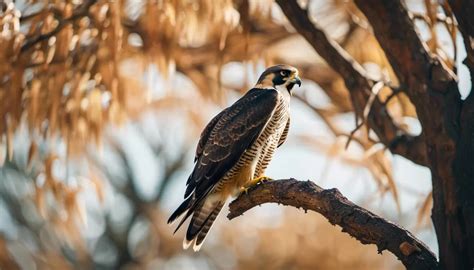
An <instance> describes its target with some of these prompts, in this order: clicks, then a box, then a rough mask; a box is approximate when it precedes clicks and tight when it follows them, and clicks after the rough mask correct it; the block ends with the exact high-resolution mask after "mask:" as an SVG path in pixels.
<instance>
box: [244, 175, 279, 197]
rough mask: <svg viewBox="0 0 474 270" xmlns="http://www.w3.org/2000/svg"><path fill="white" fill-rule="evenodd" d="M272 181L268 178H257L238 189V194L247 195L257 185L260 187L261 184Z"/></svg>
mask: <svg viewBox="0 0 474 270" xmlns="http://www.w3.org/2000/svg"><path fill="white" fill-rule="evenodd" d="M271 180H273V179H272V178H270V177H268V176H260V177H257V178H255V179H252V180H250V181H249V182H247V183H246V184H245V185H244V186H243V187H241V188H240V192H241V193H244V194H247V193H248V191H249V190H250V189H251V188H253V187H255V186H257V185H260V184H262V183H265V182H268V181H271Z"/></svg>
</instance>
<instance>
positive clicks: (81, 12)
mask: <svg viewBox="0 0 474 270" xmlns="http://www.w3.org/2000/svg"><path fill="white" fill-rule="evenodd" d="M96 2H97V0H89V1H86V2H84V3H83V4H82V5H81V6H80V7H78V8H77V9H76V10H75V11H74V12H73V14H72V15H71V16H70V17H68V18H65V19H61V20H59V23H58V25H57V26H56V27H55V28H54V29H53V30H51V31H50V32H48V33H45V34H42V35H38V36H36V37H34V38H31V39H27V40H26V42H25V44H23V46H21V52H25V51H28V50H29V49H30V48H32V47H33V46H34V45H35V44H37V43H39V42H41V41H44V40H47V39H49V38H50V37H52V36H54V35H56V34H58V33H59V32H60V31H61V30H62V29H63V28H64V26H66V25H67V24H68V23H71V22H73V21H75V20H77V19H80V18H82V17H84V16H87V14H88V13H89V9H90V7H91V6H92V5H94V4H95V3H96ZM35 16H36V15H35Z"/></svg>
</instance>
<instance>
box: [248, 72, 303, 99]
mask: <svg viewBox="0 0 474 270" xmlns="http://www.w3.org/2000/svg"><path fill="white" fill-rule="evenodd" d="M295 84H297V85H298V86H301V79H300V77H298V70H297V69H296V68H294V67H292V66H288V65H276V66H272V67H269V68H267V69H266V70H265V71H264V72H263V73H262V75H260V78H259V79H258V81H257V85H255V88H262V89H265V88H275V89H278V88H280V87H282V86H283V87H285V88H286V90H288V92H289V93H290V94H291V89H293V86H295Z"/></svg>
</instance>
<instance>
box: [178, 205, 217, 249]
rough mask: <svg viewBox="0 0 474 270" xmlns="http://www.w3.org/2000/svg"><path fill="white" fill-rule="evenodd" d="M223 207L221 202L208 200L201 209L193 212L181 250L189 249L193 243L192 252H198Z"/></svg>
mask: <svg viewBox="0 0 474 270" xmlns="http://www.w3.org/2000/svg"><path fill="white" fill-rule="evenodd" d="M223 205H224V203H223V202H221V201H211V200H209V199H208V200H206V201H205V202H204V204H203V205H202V206H201V207H199V208H197V209H196V210H195V211H194V215H193V217H192V219H191V222H190V223H189V227H188V230H187V232H186V237H185V239H184V241H183V248H187V247H189V246H190V245H191V243H192V242H194V247H193V249H194V251H198V250H199V248H200V247H201V245H202V243H203V241H204V238H205V237H206V234H207V233H208V232H209V229H210V228H211V226H212V223H213V222H214V220H215V219H216V217H217V215H218V214H219V212H220V211H221V209H222V206H223Z"/></svg>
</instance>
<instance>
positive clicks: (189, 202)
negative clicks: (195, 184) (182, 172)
mask: <svg viewBox="0 0 474 270" xmlns="http://www.w3.org/2000/svg"><path fill="white" fill-rule="evenodd" d="M191 205H192V196H190V197H189V198H187V199H186V200H184V202H183V203H182V204H181V205H180V206H179V207H178V209H176V210H175V211H174V212H173V214H171V216H170V218H169V219H168V224H170V223H173V222H174V221H175V220H176V219H177V218H179V217H180V216H181V215H182V214H184V212H186V210H188V209H189V207H191Z"/></svg>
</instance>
